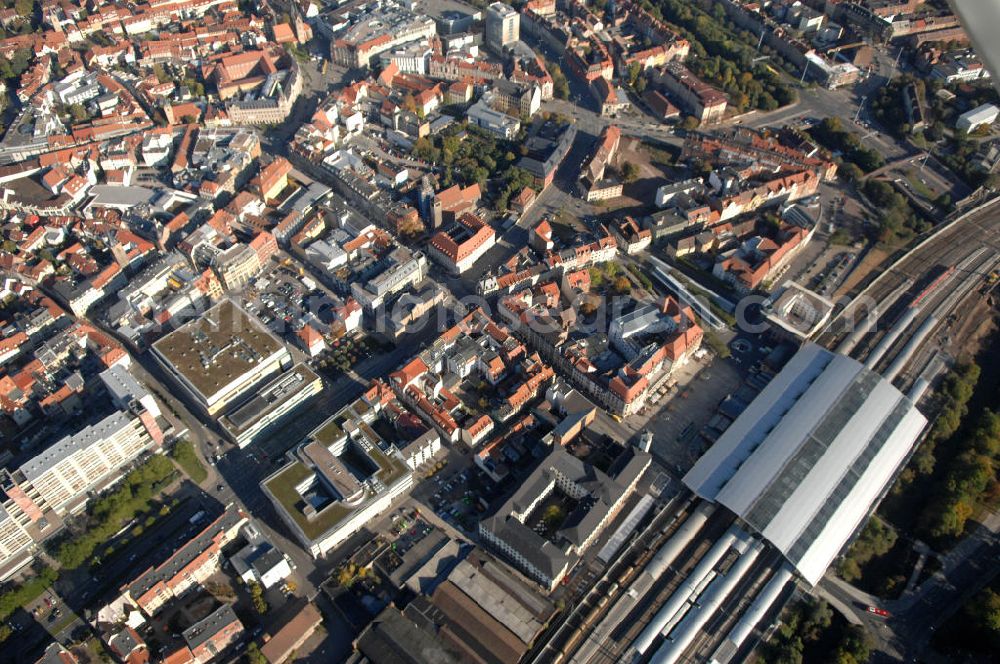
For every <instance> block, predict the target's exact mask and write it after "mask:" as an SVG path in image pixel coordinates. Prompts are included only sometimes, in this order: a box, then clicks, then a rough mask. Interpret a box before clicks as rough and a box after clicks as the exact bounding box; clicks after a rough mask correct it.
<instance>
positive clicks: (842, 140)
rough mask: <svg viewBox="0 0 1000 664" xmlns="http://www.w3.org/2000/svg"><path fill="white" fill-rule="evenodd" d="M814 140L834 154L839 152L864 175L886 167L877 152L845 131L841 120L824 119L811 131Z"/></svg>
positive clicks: (854, 135)
mask: <svg viewBox="0 0 1000 664" xmlns="http://www.w3.org/2000/svg"><path fill="white" fill-rule="evenodd" d="M809 133H810V135H811V136H812V137H813V139H814V140H815V141H816V142H817V143H819V144H820V145H822V146H823V147H825V148H826V149H828V150H832V151H833V152H839V153H840V154H841V156H842V158H843V159H844V161H845V162H849V163H851V164H854V165H855V166H856V167H857V168H859V169H861V171H862V172H863V173H871V172H872V171H874V170H876V169H878V168H881V167H882V166H884V165H885V159H884V158H883V157H882V155H881V154H879V153H878V151H877V150H873V149H872V148H866V147H865V146H864V145H862V144H861V139H860V138H858V136H857V135H856V134H854V133H853V132H850V131H847V130H846V129H844V127H843V125H842V124H841V122H840V118H834V117H830V118H824V119H823V121H822V122H820V123H819V124H817V125H816V126H814V127H813V128H812V129H811V130H810V132H809Z"/></svg>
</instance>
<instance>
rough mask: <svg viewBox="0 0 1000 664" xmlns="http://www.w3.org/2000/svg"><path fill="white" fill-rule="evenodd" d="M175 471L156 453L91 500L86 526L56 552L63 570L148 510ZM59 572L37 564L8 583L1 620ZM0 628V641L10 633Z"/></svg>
mask: <svg viewBox="0 0 1000 664" xmlns="http://www.w3.org/2000/svg"><path fill="white" fill-rule="evenodd" d="M175 472H176V471H175V470H174V467H173V465H172V464H171V463H170V461H169V460H168V459H166V458H165V457H163V456H160V455H155V456H153V457H150V458H149V459H148V460H147V461H145V462H144V463H143V464H142V465H140V466H139V467H137V468H136V469H135V470H133V471H131V472H130V473H128V474H127V475H126V476H125V479H124V480H122V483H121V485H120V486H119V487H118V488H117V489H115V490H114V491H112V492H111V493H109V494H107V495H105V496H103V497H102V498H99V499H98V500H96V501H94V502H93V503H92V504H91V505H90V507H89V508H88V510H87V514H88V524H87V529H86V530H85V532H83V533H82V534H80V535H77V536H76V537H74V538H73V539H69V540H64V541H63V542H62V544H61V545H60V546H59V548H58V551H57V553H56V554H55V558H56V560H57V561H58V562H59V564H60V565H61V566H62V567H63V568H66V569H73V568H76V567H79V566H80V565H82V564H83V563H84V562H87V561H88V560H89V559H90V556H91V555H92V554H93V552H94V550H95V549H96V548H97V546H98V545H100V544H103V543H105V542H107V541H108V540H109V539H110V538H111V536H112V535H114V534H115V533H116V532H118V530H120V529H121V527H122V525H123V524H124V523H125V522H126V521H130V520H132V519H133V518H135V515H136V514H138V513H140V512H142V511H144V510H146V509H148V507H149V504H150V501H151V500H152V497H153V494H154V493H155V492H156V491H157V490H158V489H159V488H160V487H162V486H163V484H164V483H165V482H166V481H167V480H168V479H169V478H170V477H172V476H173V474H174V473H175ZM58 578H59V572H58V571H56V570H55V569H54V568H52V567H49V566H48V565H43V564H38V565H36V567H35V575H34V576H33V577H31V578H30V579H28V580H27V581H24V582H23V583H20V584H10V585H8V586H7V587H6V588H5V589H4V590H3V592H0V621H5V620H7V618H9V617H10V616H11V614H13V613H14V612H15V611H17V610H18V609H19V608H20V607H22V606H24V605H25V604H27V603H29V602H31V601H33V600H35V599H37V598H38V597H40V596H41V594H42V593H44V592H45V591H46V590H47V589H48V588H50V587H52V585H53V584H54V583H55V582H56V581H57V580H58ZM9 634H10V631H9V629H6V630H0V641H3V640H4V639H5V638H6V637H7V636H9Z"/></svg>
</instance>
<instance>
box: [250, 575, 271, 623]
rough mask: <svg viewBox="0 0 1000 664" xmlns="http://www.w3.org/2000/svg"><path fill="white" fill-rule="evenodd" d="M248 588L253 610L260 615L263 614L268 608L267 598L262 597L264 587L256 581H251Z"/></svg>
mask: <svg viewBox="0 0 1000 664" xmlns="http://www.w3.org/2000/svg"><path fill="white" fill-rule="evenodd" d="M249 588H250V599H251V600H252V601H253V608H254V610H255V611H257V613H259V614H260V615H264V614H265V613H267V610H268V606H267V600H266V599H264V589H263V588H261V587H260V584H259V583H257V582H256V581H251V582H250V586H249Z"/></svg>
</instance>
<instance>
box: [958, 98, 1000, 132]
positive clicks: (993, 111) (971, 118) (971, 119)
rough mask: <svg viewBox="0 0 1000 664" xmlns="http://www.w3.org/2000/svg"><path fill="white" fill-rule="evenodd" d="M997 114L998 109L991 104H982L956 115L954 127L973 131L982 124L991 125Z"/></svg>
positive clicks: (999, 111)
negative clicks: (956, 119)
mask: <svg viewBox="0 0 1000 664" xmlns="http://www.w3.org/2000/svg"><path fill="white" fill-rule="evenodd" d="M997 115H1000V109H998V108H997V107H996V106H994V105H993V104H983V105H982V106H977V107H976V108H974V109H972V110H971V111H967V112H965V113H962V114H961V115H960V116H958V121H956V122H955V128H956V129H958V130H959V131H964V132H966V133H968V132H970V131H975V130H976V129H978V128H979V127H981V126H983V125H991V124H993V123H994V122H996V121H997Z"/></svg>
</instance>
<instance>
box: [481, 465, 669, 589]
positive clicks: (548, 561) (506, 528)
mask: <svg viewBox="0 0 1000 664" xmlns="http://www.w3.org/2000/svg"><path fill="white" fill-rule="evenodd" d="M627 454H630V455H631V457H630V460H629V461H628V462H627V463H625V464H624V465H623V466H622V470H621V473H619V476H620V477H621V481H619V480H618V479H617V478H612V477H610V476H608V475H607V474H605V473H603V472H601V471H600V470H598V469H597V468H595V467H594V466H591V465H590V464H588V463H586V462H584V461H581V460H580V459H577V458H576V457H574V456H573V455H571V454H570V453H569V452H567V451H566V450H564V449H563V448H561V447H558V448H556V449H554V450H553V451H552V452H551V453H550V454H549V456H547V457H546V458H545V459H544V460H543V461H542V463H541V464H540V465H539V466H538V468H536V469H535V471H534V472H533V473H531V475H529V476H528V477H527V478H526V479H525V480H524V482H523V483H522V484H521V486H520V487H519V488H518V490H517V491H515V492H514V495H513V496H511V497H510V498H509V499H508V500H507V501H506V502H505V503H504V504H503V505H502V506H501V507H500V508H499V509H498V510H497V512H496V514H494V515H493V516H492V517H489V518H487V519H485V520H483V521H482V523H481V524H480V528H482V529H485V530H487V531H490V532H492V533H493V535H494V536H496V537H497V538H499V539H501V540H503V541H504V542H506V543H507V544H508V545H509V546H510V547H511V548H513V549H514V550H515V551H517V552H518V553H519V554H520V555H521V556H523V557H524V558H525V559H526V560H527V561H529V562H530V563H531V565H532V566H534V567H535V568H537V569H538V570H540V571H541V572H542V573H543V574H544V575H545V576H546V578H547V579H552V578H554V577H555V576H556V575H558V574H559V572H560V571H561V570H562V569H563V568H564V567H565V566H567V565H569V564H570V563H571V562H573V561H574V560H575V556H574V555H571V554H568V553H567V552H566V551H565V550H563V549H567V550H568V549H569V547H568V546H566V547H563V548H560V546H558V545H557V544H556V543H554V542H552V541H550V540H547V539H545V538H543V537H542V536H540V535H539V534H538V533H536V532H535V531H534V530H532V529H531V528H529V527H528V526H526V525H525V524H524V523H522V522H521V520H519V518H517V517H515V516H514V514H515V513H516V514H519V515H521V517H522V518H524V519H527V518H529V516H530V515H529V514H526V511H527V510H528V509H529V507H530V506H532V505H534V504H536V502H537V501H538V498H539V496H541V495H542V494H543V493H545V492H547V491H548V490H549V487H550V486H551V485H552V484H554V483H555V482H556V481H557V478H558V477H560V476H561V477H562V478H565V479H566V480H567V481H569V482H571V483H573V484H575V485H577V486H579V487H580V488H581V489H583V491H584V493H585V494H586V495H585V497H584V498H583V499H581V500H580V501H579V502H578V504H577V506H576V508H575V509H574V510H573V512H572V513H571V514H570V515H568V517H567V519H566V520H565V522H564V524H563V527H562V528H561V529H560V530H559V531H558V533H557V535H558V538H560V539H562V540H565V542H566V543H567V544H572V545H574V546H576V547H577V548H579V547H580V546H581V545H582V544H583V542H584V541H585V540H586V539H587V537H589V536H590V535H591V534H592V533H593V532H594V529H595V528H597V526H598V524H599V523H600V522H601V520H602V519H603V517H604V516H605V515H606V514H607V513H608V511H610V510H611V509H613V508H614V506H615V505H617V504H618V502H619V501H620V500H622V499H623V498H624V497H625V496H626V494H627V491H626V487H627V486H628V485H629V484H631V483H632V481H633V480H634V479H635V478H636V477H637V473H638V474H641V473H642V471H644V470H645V469H646V467H647V466H648V465H649V463H650V458H651V457H650V456H649V454H647V453H645V452H640V451H638V450H632V451H630V452H628V453H627Z"/></svg>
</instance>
